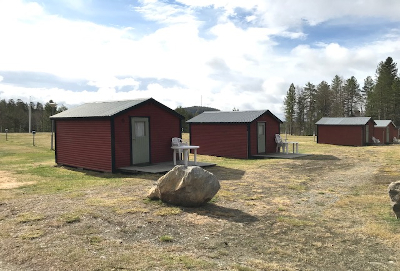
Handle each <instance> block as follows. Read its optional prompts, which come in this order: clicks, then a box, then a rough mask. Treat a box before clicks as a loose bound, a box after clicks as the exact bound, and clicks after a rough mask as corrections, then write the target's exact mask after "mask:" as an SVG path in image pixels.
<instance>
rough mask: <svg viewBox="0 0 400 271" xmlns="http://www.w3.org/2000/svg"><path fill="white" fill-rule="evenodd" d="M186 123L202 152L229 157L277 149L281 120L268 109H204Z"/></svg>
mask: <svg viewBox="0 0 400 271" xmlns="http://www.w3.org/2000/svg"><path fill="white" fill-rule="evenodd" d="M187 122H188V123H189V129H190V144H192V145H198V146H200V148H199V149H198V151H197V152H198V153H199V154H205V155H213V156H223V157H230V158H251V157H252V156H254V155H257V154H265V153H272V152H275V150H276V143H275V134H279V132H280V124H281V123H282V121H281V120H280V119H278V118H277V117H276V116H275V115H274V114H272V113H271V112H270V111H269V110H258V111H229V112H221V111H211V112H204V113H202V114H200V115H198V116H196V117H194V118H192V119H190V120H188V121H187Z"/></svg>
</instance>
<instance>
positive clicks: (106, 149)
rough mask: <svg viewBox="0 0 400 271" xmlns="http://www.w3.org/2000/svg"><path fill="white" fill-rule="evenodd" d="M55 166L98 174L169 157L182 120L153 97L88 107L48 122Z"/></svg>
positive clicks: (95, 104)
mask: <svg viewBox="0 0 400 271" xmlns="http://www.w3.org/2000/svg"><path fill="white" fill-rule="evenodd" d="M51 119H52V120H54V122H55V132H56V133H55V142H56V144H55V146H56V153H55V154H56V163H57V164H59V165H67V166H73V167H79V168H85V169H90V170H96V171H103V172H116V171H117V170H118V169H119V168H121V167H127V166H130V165H136V164H146V163H159V162H166V161H170V160H171V159H172V158H171V157H172V152H171V138H172V137H181V136H182V132H181V131H182V127H181V120H182V119H183V117H182V116H181V115H180V114H178V113H176V112H175V111H174V110H172V109H170V108H168V107H167V106H165V105H163V104H161V103H159V102H157V101H156V100H154V99H153V98H149V99H138V100H129V101H116V102H99V103H87V104H83V105H81V106H78V107H75V108H72V109H69V110H66V111H64V112H61V113H59V114H56V115H54V116H52V117H51Z"/></svg>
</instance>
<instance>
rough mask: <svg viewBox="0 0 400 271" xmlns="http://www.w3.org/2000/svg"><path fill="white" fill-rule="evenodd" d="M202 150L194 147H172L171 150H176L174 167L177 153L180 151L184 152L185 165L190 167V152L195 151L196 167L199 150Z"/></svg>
mask: <svg viewBox="0 0 400 271" xmlns="http://www.w3.org/2000/svg"><path fill="white" fill-rule="evenodd" d="M198 148H200V146H192V145H182V146H172V147H171V149H173V150H174V158H173V160H174V165H175V166H176V152H177V151H179V150H182V151H183V163H184V164H185V166H188V164H189V151H190V150H194V164H195V165H196V164H197V162H196V156H197V149H198Z"/></svg>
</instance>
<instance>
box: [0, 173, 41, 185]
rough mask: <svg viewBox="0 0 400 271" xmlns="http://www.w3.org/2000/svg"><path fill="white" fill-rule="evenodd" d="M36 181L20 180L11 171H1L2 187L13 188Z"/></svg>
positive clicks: (0, 182)
mask: <svg viewBox="0 0 400 271" xmlns="http://www.w3.org/2000/svg"><path fill="white" fill-rule="evenodd" d="M34 183H35V182H19V181H18V180H17V179H16V178H15V177H14V176H13V175H12V173H10V172H7V171H0V189H13V188H18V187H21V186H25V185H31V184H34Z"/></svg>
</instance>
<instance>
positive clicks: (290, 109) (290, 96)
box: [283, 83, 296, 134]
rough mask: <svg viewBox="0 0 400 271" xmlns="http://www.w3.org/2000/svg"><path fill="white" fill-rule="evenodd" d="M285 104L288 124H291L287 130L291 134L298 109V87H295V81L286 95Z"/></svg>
mask: <svg viewBox="0 0 400 271" xmlns="http://www.w3.org/2000/svg"><path fill="white" fill-rule="evenodd" d="M283 104H284V106H285V108H284V111H285V120H286V125H287V126H289V127H288V129H287V131H288V132H289V134H292V133H293V131H292V130H293V122H294V119H295V115H296V114H295V109H296V88H295V87H294V85H293V83H292V84H291V85H290V87H289V90H288V91H287V93H286V97H285V99H284V101H283Z"/></svg>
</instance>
